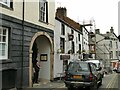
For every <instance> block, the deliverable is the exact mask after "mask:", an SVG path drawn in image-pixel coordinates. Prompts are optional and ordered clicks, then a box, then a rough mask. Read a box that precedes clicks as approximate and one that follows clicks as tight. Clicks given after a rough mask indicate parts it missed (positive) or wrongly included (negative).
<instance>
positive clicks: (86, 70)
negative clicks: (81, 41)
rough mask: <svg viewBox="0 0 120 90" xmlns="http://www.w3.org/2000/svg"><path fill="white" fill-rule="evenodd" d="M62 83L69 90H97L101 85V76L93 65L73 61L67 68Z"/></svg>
mask: <svg viewBox="0 0 120 90" xmlns="http://www.w3.org/2000/svg"><path fill="white" fill-rule="evenodd" d="M64 83H65V85H66V87H67V88H68V89H69V90H70V89H72V88H74V87H76V88H77V87H87V88H96V89H97V87H98V85H100V84H102V76H101V74H100V73H99V72H98V71H97V70H96V65H95V64H94V63H91V62H84V61H74V62H70V63H69V65H68V67H67V70H66V75H65V81H64Z"/></svg>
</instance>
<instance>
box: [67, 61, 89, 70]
mask: <svg viewBox="0 0 120 90" xmlns="http://www.w3.org/2000/svg"><path fill="white" fill-rule="evenodd" d="M68 71H89V69H88V64H87V63H82V62H81V63H75V62H74V63H70V64H69V67H68Z"/></svg>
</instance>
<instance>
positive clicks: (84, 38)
mask: <svg viewBox="0 0 120 90" xmlns="http://www.w3.org/2000/svg"><path fill="white" fill-rule="evenodd" d="M88 44H89V42H88V32H87V31H86V30H85V29H84V28H83V49H84V50H85V51H86V52H85V53H87V54H89V45H88Z"/></svg>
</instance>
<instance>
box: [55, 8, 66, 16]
mask: <svg viewBox="0 0 120 90" xmlns="http://www.w3.org/2000/svg"><path fill="white" fill-rule="evenodd" d="M56 16H67V9H66V8H65V7H58V8H57V12H56Z"/></svg>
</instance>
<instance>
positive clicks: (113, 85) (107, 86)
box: [34, 72, 120, 90]
mask: <svg viewBox="0 0 120 90" xmlns="http://www.w3.org/2000/svg"><path fill="white" fill-rule="evenodd" d="M119 84H120V74H118V73H115V72H113V73H112V74H107V75H105V76H104V78H103V82H102V85H101V86H100V87H99V88H98V90H102V89H104V90H112V89H115V90H119V88H120V85H119ZM34 88H39V89H43V88H44V89H45V88H46V89H48V90H59V89H62V90H67V87H65V84H64V82H63V81H55V82H52V83H49V84H45V85H44V86H42V87H40V86H39V85H38V86H35V87H34Z"/></svg>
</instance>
